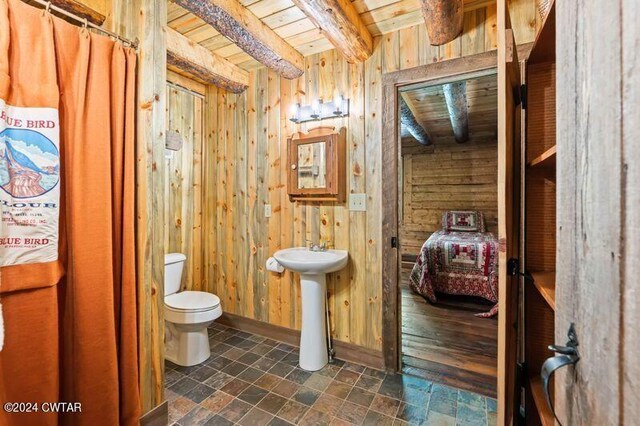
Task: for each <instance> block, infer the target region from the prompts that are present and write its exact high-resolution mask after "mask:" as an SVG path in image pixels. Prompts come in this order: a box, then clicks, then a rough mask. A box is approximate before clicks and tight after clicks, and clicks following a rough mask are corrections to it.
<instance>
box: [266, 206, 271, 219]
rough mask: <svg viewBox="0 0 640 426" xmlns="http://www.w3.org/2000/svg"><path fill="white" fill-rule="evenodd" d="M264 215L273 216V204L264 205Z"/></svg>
mask: <svg viewBox="0 0 640 426" xmlns="http://www.w3.org/2000/svg"><path fill="white" fill-rule="evenodd" d="M264 217H271V204H265V205H264Z"/></svg>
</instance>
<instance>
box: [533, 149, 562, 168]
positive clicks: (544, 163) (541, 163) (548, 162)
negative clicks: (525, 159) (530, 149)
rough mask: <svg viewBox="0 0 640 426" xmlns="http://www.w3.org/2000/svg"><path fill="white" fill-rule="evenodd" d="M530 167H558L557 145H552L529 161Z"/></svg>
mask: <svg viewBox="0 0 640 426" xmlns="http://www.w3.org/2000/svg"><path fill="white" fill-rule="evenodd" d="M529 167H536V168H555V167H556V145H554V146H552V147H551V148H549V149H548V150H546V151H545V152H543V153H542V154H540V155H538V156H537V157H536V158H534V159H533V160H531V161H530V162H529Z"/></svg>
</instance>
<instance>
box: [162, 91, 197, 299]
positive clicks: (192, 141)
mask: <svg viewBox="0 0 640 426" xmlns="http://www.w3.org/2000/svg"><path fill="white" fill-rule="evenodd" d="M202 104H203V99H202V98H201V97H199V96H196V95H194V94H192V93H189V92H187V91H185V90H182V89H180V88H176V87H175V86H169V87H168V89H167V122H168V130H169V131H173V132H176V133H178V134H179V135H180V136H181V138H182V148H181V149H180V150H178V151H169V150H167V153H166V156H165V163H164V166H165V183H164V190H165V212H164V217H165V221H166V222H165V232H164V241H165V243H164V248H165V252H166V253H183V254H184V255H186V256H187V261H186V264H185V269H184V272H183V274H182V284H181V288H182V289H189V290H200V289H202V288H203V287H204V283H203V268H204V266H205V265H204V263H203V258H202V256H203V248H202V241H203V235H202V179H203V176H202V149H203V129H202V125H203V117H202V114H203V108H202V106H203V105H202Z"/></svg>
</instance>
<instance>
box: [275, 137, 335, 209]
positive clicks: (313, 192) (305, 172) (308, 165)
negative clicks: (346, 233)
mask: <svg viewBox="0 0 640 426" xmlns="http://www.w3.org/2000/svg"><path fill="white" fill-rule="evenodd" d="M346 132H347V131H346V129H345V128H344V127H343V128H341V129H340V131H338V132H336V131H335V128H334V127H316V128H315V129H310V130H309V132H308V133H302V132H297V133H294V134H293V135H292V136H291V137H290V138H289V139H288V140H287V143H288V153H289V158H288V160H289V161H288V162H289V167H290V170H289V177H288V192H289V198H290V199H291V201H298V200H308V201H333V202H341V201H344V196H345V195H344V194H345V189H346V177H345V176H346V170H345V168H346V160H345V156H346Z"/></svg>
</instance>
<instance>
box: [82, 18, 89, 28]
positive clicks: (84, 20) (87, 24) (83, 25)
mask: <svg viewBox="0 0 640 426" xmlns="http://www.w3.org/2000/svg"><path fill="white" fill-rule="evenodd" d="M88 26H89V23H88V22H87V18H84V19H83V20H82V28H84V29H85V30H86V29H87V27H88Z"/></svg>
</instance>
